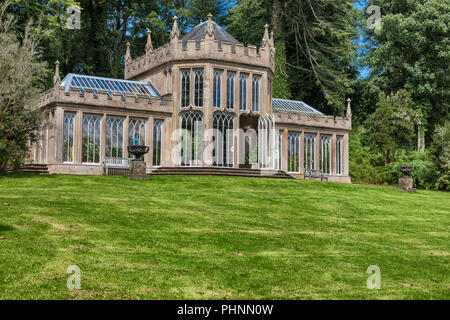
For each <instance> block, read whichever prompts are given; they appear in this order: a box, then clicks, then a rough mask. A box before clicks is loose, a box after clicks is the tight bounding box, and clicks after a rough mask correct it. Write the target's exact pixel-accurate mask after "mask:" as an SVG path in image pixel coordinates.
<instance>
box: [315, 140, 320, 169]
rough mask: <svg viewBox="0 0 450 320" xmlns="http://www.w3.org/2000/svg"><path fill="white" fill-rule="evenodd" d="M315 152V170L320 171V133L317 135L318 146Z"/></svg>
mask: <svg viewBox="0 0 450 320" xmlns="http://www.w3.org/2000/svg"><path fill="white" fill-rule="evenodd" d="M315 152H316V157H315V160H316V161H315V165H314V169H315V170H320V160H321V157H320V132H317V133H316V145H315Z"/></svg>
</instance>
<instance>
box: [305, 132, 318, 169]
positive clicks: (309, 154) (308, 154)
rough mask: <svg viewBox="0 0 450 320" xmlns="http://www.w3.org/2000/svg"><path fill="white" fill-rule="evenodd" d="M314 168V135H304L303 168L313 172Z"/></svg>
mask: <svg viewBox="0 0 450 320" xmlns="http://www.w3.org/2000/svg"><path fill="white" fill-rule="evenodd" d="M315 166H316V135H315V134H313V133H305V138H304V168H305V170H314V169H315Z"/></svg>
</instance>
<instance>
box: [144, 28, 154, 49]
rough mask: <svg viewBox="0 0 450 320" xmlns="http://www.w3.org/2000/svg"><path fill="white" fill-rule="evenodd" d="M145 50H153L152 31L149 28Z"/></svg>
mask: <svg viewBox="0 0 450 320" xmlns="http://www.w3.org/2000/svg"><path fill="white" fill-rule="evenodd" d="M145 51H147V52H152V51H153V44H152V31H151V30H148V32H147V44H146V45H145Z"/></svg>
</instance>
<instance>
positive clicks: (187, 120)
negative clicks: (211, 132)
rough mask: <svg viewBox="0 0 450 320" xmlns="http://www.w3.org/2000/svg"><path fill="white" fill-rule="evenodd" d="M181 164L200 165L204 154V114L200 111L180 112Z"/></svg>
mask: <svg viewBox="0 0 450 320" xmlns="http://www.w3.org/2000/svg"><path fill="white" fill-rule="evenodd" d="M180 128H181V130H182V132H181V154H180V156H181V163H180V164H181V166H200V165H201V164H202V155H203V114H202V113H201V112H198V111H189V112H183V113H181V114H180Z"/></svg>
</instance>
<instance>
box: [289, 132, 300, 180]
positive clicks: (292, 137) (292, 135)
mask: <svg viewBox="0 0 450 320" xmlns="http://www.w3.org/2000/svg"><path fill="white" fill-rule="evenodd" d="M293 143H294V144H293ZM293 155H296V156H297V162H295V161H294V167H292V166H291V157H292V156H293ZM297 167H298V170H295V169H297ZM300 167H301V166H300V133H298V132H288V159H287V172H289V173H300ZM292 169H294V170H292Z"/></svg>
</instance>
